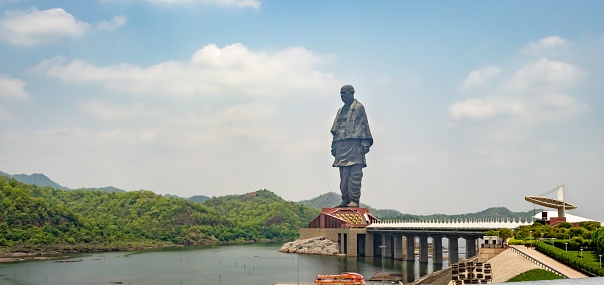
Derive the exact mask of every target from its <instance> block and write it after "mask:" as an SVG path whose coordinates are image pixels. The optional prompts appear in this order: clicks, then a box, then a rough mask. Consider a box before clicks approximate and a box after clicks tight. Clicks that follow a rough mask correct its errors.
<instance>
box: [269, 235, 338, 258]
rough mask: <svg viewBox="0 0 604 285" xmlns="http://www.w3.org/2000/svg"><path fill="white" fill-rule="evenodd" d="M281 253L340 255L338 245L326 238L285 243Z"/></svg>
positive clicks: (280, 250)
mask: <svg viewBox="0 0 604 285" xmlns="http://www.w3.org/2000/svg"><path fill="white" fill-rule="evenodd" d="M279 252H286V253H301V254H316V255H338V254H339V250H338V244H337V243H336V242H334V241H331V240H329V239H327V238H326V237H314V238H309V239H299V240H295V241H292V242H288V243H285V244H284V245H283V246H282V247H281V248H280V249H279Z"/></svg>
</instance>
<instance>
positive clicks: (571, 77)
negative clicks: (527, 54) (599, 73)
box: [512, 58, 584, 89]
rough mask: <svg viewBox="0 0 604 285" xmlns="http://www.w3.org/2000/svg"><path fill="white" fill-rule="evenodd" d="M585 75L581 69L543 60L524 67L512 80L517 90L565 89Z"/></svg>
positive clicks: (559, 62) (563, 63)
mask: <svg viewBox="0 0 604 285" xmlns="http://www.w3.org/2000/svg"><path fill="white" fill-rule="evenodd" d="M583 75H584V72H583V71H581V70H580V69H578V68H576V67H574V66H572V65H570V64H568V63H565V62H561V61H554V60H549V59H547V58H542V59H540V60H538V61H536V62H533V63H531V64H528V65H526V66H524V67H522V68H521V69H520V70H518V72H516V74H515V76H514V78H512V84H513V85H514V86H516V87H517V88H521V89H522V88H563V87H565V86H568V85H572V84H574V83H575V82H577V80H579V79H580V78H581V77H582V76H583Z"/></svg>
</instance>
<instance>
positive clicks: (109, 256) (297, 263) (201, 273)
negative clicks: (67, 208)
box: [0, 244, 447, 285]
mask: <svg viewBox="0 0 604 285" xmlns="http://www.w3.org/2000/svg"><path fill="white" fill-rule="evenodd" d="M280 246H281V244H245V245H228V246H197V247H184V248H162V249H155V250H147V251H140V252H108V253H94V254H86V255H73V256H71V260H76V261H78V260H81V261H79V262H56V261H51V260H49V261H26V262H17V263H4V264H0V284H14V285H29V284H31V285H34V284H35V285H44V284H48V285H82V284H95V285H96V284H98V285H111V284H134V285H167V284H173V285H190V284H204V285H205V284H207V285H222V284H246V285H269V284H274V283H276V282H283V281H285V282H298V281H299V282H312V281H313V280H314V278H315V277H316V275H317V274H336V273H340V272H346V271H352V272H358V273H360V274H362V275H363V276H365V278H370V277H372V276H373V275H374V274H375V273H377V272H380V271H382V266H383V267H384V271H386V272H391V273H398V274H402V275H403V278H404V282H405V283H407V282H412V281H414V280H416V279H418V278H419V277H421V276H424V275H426V274H429V273H431V272H433V271H437V270H440V269H442V268H443V266H445V267H446V266H447V263H446V261H445V264H443V266H441V265H432V263H431V262H429V263H427V264H425V263H424V264H420V263H419V262H405V261H396V260H392V259H388V258H386V259H384V264H383V265H382V258H381V257H375V258H374V257H359V258H345V257H335V256H315V255H297V254H286V253H280V252H278V251H277V250H278V249H279V247H280ZM405 280H406V281H405ZM120 282H121V283H120Z"/></svg>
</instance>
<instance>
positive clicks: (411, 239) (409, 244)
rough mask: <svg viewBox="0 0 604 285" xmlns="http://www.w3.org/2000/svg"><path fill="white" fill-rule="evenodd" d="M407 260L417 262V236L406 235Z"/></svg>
mask: <svg viewBox="0 0 604 285" xmlns="http://www.w3.org/2000/svg"><path fill="white" fill-rule="evenodd" d="M405 260H406V261H414V260H415V236H414V235H405Z"/></svg>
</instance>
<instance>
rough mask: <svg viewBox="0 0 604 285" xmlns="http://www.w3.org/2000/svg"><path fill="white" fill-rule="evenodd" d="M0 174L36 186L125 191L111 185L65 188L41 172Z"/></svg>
mask: <svg viewBox="0 0 604 285" xmlns="http://www.w3.org/2000/svg"><path fill="white" fill-rule="evenodd" d="M0 175H4V176H8V177H11V178H14V179H15V180H17V181H19V182H21V183H26V184H32V185H36V186H41V187H52V188H55V189H61V190H79V189H82V190H84V191H102V192H108V193H113V192H117V193H121V192H126V190H123V189H119V188H116V187H113V186H106V187H94V188H78V189H71V188H67V187H65V186H63V185H61V184H59V183H57V182H54V181H53V180H52V179H50V178H48V176H46V175H44V174H42V173H34V174H31V175H27V174H13V175H11V174H8V173H6V172H2V171H0Z"/></svg>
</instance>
